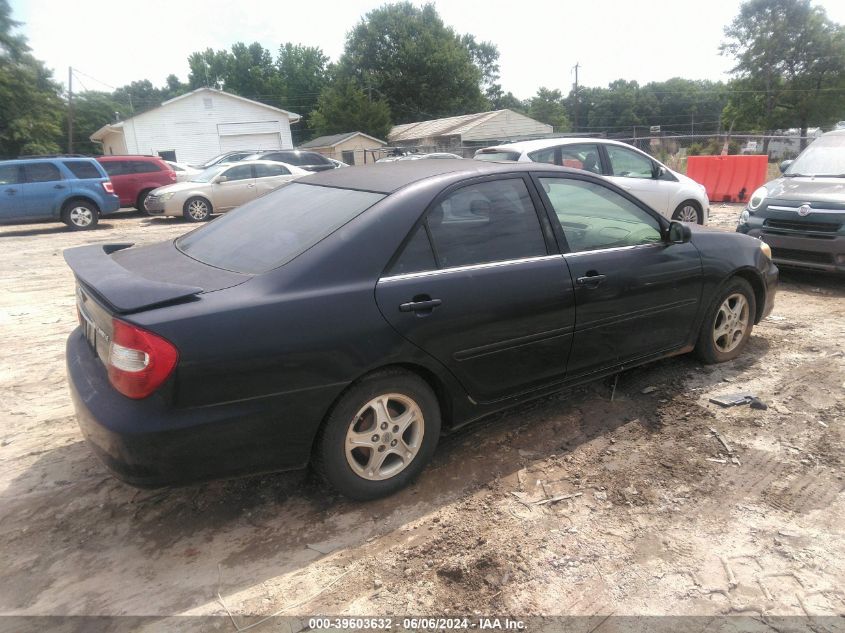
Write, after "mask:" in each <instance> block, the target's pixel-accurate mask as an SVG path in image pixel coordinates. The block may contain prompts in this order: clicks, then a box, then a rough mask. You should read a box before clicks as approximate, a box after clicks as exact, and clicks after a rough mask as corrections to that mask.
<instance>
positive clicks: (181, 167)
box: [164, 160, 202, 182]
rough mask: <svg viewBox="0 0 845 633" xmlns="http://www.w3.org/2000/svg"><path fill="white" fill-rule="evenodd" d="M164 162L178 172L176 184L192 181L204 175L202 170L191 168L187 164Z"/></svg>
mask: <svg viewBox="0 0 845 633" xmlns="http://www.w3.org/2000/svg"><path fill="white" fill-rule="evenodd" d="M164 162H165V163H167V164H168V165H170V167H171V168H172V169H173V171H174V172H176V182H185V181H186V180H190V179H191V178H193V177H194V176H196V175H198V174H201V173H202V169H197V168H196V167H191V166H190V165H186V164H185V163H176V162H173V161H172V160H166V161H164Z"/></svg>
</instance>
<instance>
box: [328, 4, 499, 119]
mask: <svg viewBox="0 0 845 633" xmlns="http://www.w3.org/2000/svg"><path fill="white" fill-rule="evenodd" d="M471 41H472V43H473V44H472V46H473V50H470V48H469V47H468V46H469V44H468V43H469V42H470V40H469V39H466V38H462V37H461V36H460V35H458V34H456V33H455V31H454V30H453V29H451V28H450V27H447V26H446V25H445V24H444V23H443V20H442V19H441V18H440V16H439V15H438V14H437V10H436V9H435V8H434V5H433V4H427V5H425V6H423V7H422V8H417V7H415V6H414V5H413V4H411V3H410V2H400V3H397V4H390V5H385V6H383V7H381V8H378V9H375V10H373V11H371V12H370V13H368V14H367V15H366V16H365V17H364V18H363V19H362V20H361V22H359V23H358V24H357V25H356V26H355V27H354V28H353V29H352V31H350V33H349V34H348V36H347V39H346V47H345V49H344V53H343V56H342V57H341V59H340V62H339V67H340V68H339V71H340V76H342V77H346V78H350V79H353V80H354V81H355V82H356V83H357V85H358V86H359V87H360V88H361V89H362V90H364V91H365V92H366V93H367V94H368V95H369V94H373V95H374V96H375V97H381V98H384V99H386V100H387V102H388V104H389V105H390V110H391V112H392V114H393V116H394V117H395V119H396V121H397V122H401V123H407V122H413V121H422V120H425V119H434V118H438V117H444V116H453V115H458V114H466V113H468V112H478V111H483V110H485V109H487V107H488V105H489V104H488V102H487V101H486V100H485V98H484V96H483V94H482V85H483V82H484V81H485V73H486V76H487V78H492V77H493V76H494V75H495V73H496V72H497V71H498V68H497V66H496V65H495V63H494V62H495V57H497V56H498V51H495V47H493V46H492V45H490V44H489V43H482V44H480V45H479V44H474V39H472V40H471ZM476 62H479V63H482V64H483V65H484V67H485V68H484V70H482V69H481V68H480V67H479V66H478V65H476Z"/></svg>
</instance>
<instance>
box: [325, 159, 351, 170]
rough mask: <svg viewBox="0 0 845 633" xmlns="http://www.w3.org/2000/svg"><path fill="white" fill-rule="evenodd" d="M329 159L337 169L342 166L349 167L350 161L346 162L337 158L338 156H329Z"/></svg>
mask: <svg viewBox="0 0 845 633" xmlns="http://www.w3.org/2000/svg"><path fill="white" fill-rule="evenodd" d="M327 158H328V157H327ZM329 161H330V162H331V164H332V165H334V166H335V169H339V168H341V167H349V164H348V163H344V162H343V161H342V160H337V159H336V158H329Z"/></svg>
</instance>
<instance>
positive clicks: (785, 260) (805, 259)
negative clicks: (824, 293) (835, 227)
mask: <svg viewBox="0 0 845 633" xmlns="http://www.w3.org/2000/svg"><path fill="white" fill-rule="evenodd" d="M740 229H741V227H740ZM741 232H743V233H746V235H750V236H751V237H756V238H758V239H761V240H763V241H764V242H766V244H768V245H769V246H771V247H772V260H773V261H774V262H775V263H776V264H778V266H782V267H791V268H805V269H808V270H818V271H825V272H832V273H845V236H843V235H834V236H829V237H828V236H825V237H824V238H820V237H809V236H803V235H783V234H773V233H768V232H766V231H765V230H764V229H758V228H750V229H747V230H745V231H741Z"/></svg>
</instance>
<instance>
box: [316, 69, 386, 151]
mask: <svg viewBox="0 0 845 633" xmlns="http://www.w3.org/2000/svg"><path fill="white" fill-rule="evenodd" d="M310 120H311V127H312V131H313V132H314V136H322V135H324V134H339V133H341V132H357V131H360V132H364V133H366V134H369V135H370V136H375V137H376V138H381V139H386V138H387V133H388V132H389V131H390V106H389V105H388V103H387V101H386V100H385V99H375V100H372V101H370V99H369V97H368V96H367V95H366V94H365V93H364V91H363V90H361V88H359V87H358V85H357V84H356V83H355V82H354V81H353V80H351V79H349V78H343V77H341V78H338V79H336V80H335V81H334V82H332V84H331V85H330V86H328V87H327V88H325V89H324V90H323V92H322V93H321V94H320V98H319V100H318V101H317V108H316V109H315V110H314V111H313V112H311V114H310Z"/></svg>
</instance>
